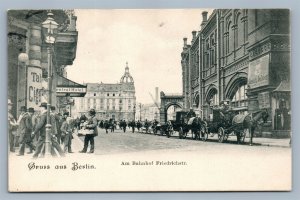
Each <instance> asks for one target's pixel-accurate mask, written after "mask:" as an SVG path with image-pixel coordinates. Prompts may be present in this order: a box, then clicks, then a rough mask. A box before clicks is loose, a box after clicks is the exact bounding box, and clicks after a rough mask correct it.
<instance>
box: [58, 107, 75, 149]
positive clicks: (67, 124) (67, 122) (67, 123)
mask: <svg viewBox="0 0 300 200" xmlns="http://www.w3.org/2000/svg"><path fill="white" fill-rule="evenodd" d="M71 123H72V119H71V118H70V117H69V113H68V112H65V113H64V114H63V122H62V125H61V128H60V130H61V133H62V134H63V135H64V152H65V153H67V152H68V153H73V152H72V139H73V135H72V126H71Z"/></svg>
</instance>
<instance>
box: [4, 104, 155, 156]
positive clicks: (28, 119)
mask: <svg viewBox="0 0 300 200" xmlns="http://www.w3.org/2000/svg"><path fill="white" fill-rule="evenodd" d="M13 106H14V105H13V103H12V102H11V101H10V100H8V132H9V150H10V152H11V153H13V152H15V153H16V155H17V156H24V155H25V151H26V149H28V151H27V153H28V154H33V158H38V157H44V156H45V153H46V152H47V153H48V151H50V150H48V149H46V148H47V147H46V146H47V145H45V144H46V143H48V142H49V143H51V145H50V146H51V155H52V156H58V155H59V156H61V157H64V156H65V155H66V154H68V153H73V150H72V140H73V134H74V133H78V134H79V133H84V134H83V136H84V146H83V148H82V150H81V151H79V152H80V153H94V151H95V142H94V137H96V136H97V135H98V127H99V128H102V129H105V132H106V133H108V132H109V131H110V132H114V131H115V129H119V130H122V131H123V132H126V130H127V131H128V130H129V131H130V132H132V133H134V132H135V131H136V130H137V131H138V132H141V131H145V132H146V133H148V132H150V129H152V130H153V131H154V130H155V128H156V127H157V125H158V124H159V123H158V121H157V120H154V121H148V120H147V119H146V120H145V121H144V122H141V121H140V120H137V121H135V120H131V121H125V120H119V121H116V120H114V119H107V120H98V119H97V118H96V111H95V110H94V109H90V110H89V112H88V116H86V115H84V114H82V115H81V116H80V118H79V117H77V118H76V119H74V118H72V117H70V115H69V112H67V111H66V112H63V113H62V114H61V113H60V112H57V110H56V108H55V107H54V106H51V109H50V115H49V118H48V116H47V113H48V112H47V106H48V105H47V103H41V104H40V106H39V110H35V109H34V108H26V107H25V106H21V108H20V110H19V113H20V114H19V116H17V117H15V116H13V114H12V108H13ZM47 119H48V121H47ZM47 124H50V125H51V127H49V128H50V134H49V136H50V137H49V138H47V137H46V134H47V133H46V129H47ZM46 139H49V141H46ZM88 150H89V151H88Z"/></svg>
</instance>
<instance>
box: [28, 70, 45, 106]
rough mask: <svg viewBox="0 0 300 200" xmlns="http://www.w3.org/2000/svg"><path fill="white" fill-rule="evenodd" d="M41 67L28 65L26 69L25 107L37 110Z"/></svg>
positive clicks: (41, 90) (40, 87)
mask: <svg viewBox="0 0 300 200" xmlns="http://www.w3.org/2000/svg"><path fill="white" fill-rule="evenodd" d="M42 88H43V86H42V69H41V68H39V67H30V66H29V67H28V69H27V108H30V107H32V108H34V109H35V110H38V107H39V105H40V104H41V101H42V92H43V89H42Z"/></svg>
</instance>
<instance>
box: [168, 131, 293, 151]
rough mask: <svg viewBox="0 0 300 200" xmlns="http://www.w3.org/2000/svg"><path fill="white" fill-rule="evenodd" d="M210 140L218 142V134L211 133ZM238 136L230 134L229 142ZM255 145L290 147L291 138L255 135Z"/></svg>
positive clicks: (189, 135)
mask: <svg viewBox="0 0 300 200" xmlns="http://www.w3.org/2000/svg"><path fill="white" fill-rule="evenodd" d="M172 137H179V134H178V132H174V134H173V135H172ZM191 137H192V134H191V133H188V135H187V138H189V139H191ZM208 140H209V141H212V142H218V134H214V135H213V137H212V136H211V135H209V136H208ZM236 141H237V138H236V136H235V135H233V134H231V135H229V137H228V139H227V142H229V143H233V144H234V143H236ZM249 142H250V138H249V137H246V138H245V143H246V144H249ZM253 146H270V147H284V148H290V147H291V145H290V138H280V139H277V138H264V137H254V138H253Z"/></svg>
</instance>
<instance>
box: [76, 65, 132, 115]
mask: <svg viewBox="0 0 300 200" xmlns="http://www.w3.org/2000/svg"><path fill="white" fill-rule="evenodd" d="M86 85H87V93H86V95H85V97H82V98H79V97H78V98H74V106H72V114H73V116H80V115H81V114H82V113H83V114H86V113H87V112H88V110H89V109H91V108H94V109H95V110H96V112H97V114H96V116H97V118H98V119H99V120H101V119H110V118H113V119H116V120H119V119H125V120H132V119H134V117H135V116H134V115H135V112H136V110H135V109H136V108H135V106H136V105H135V104H136V97H135V87H134V80H133V78H132V76H131V75H130V73H129V67H128V63H126V67H125V73H124V75H123V76H122V77H121V79H120V83H116V84H113V83H102V82H101V83H87V84H86Z"/></svg>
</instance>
